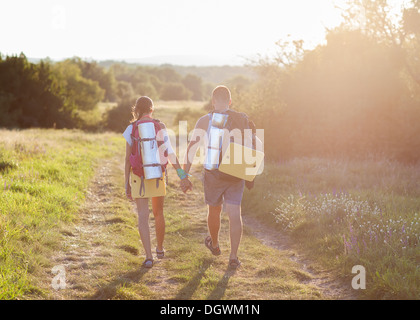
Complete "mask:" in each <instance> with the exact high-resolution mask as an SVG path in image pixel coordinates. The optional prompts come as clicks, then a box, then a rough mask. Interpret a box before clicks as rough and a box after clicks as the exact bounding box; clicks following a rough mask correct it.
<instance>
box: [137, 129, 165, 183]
mask: <svg viewBox="0 0 420 320" xmlns="http://www.w3.org/2000/svg"><path fill="white" fill-rule="evenodd" d="M138 128H139V136H140V138H141V139H147V140H146V141H141V142H140V150H141V157H142V159H143V170H144V178H145V179H156V178H161V177H162V167H161V161H160V156H159V148H158V144H157V141H156V132H155V125H154V123H153V122H145V123H140V124H139V126H138Z"/></svg>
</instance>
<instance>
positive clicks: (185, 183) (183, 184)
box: [180, 177, 193, 193]
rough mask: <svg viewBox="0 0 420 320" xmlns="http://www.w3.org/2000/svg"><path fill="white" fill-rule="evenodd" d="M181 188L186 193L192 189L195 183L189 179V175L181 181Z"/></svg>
mask: <svg viewBox="0 0 420 320" xmlns="http://www.w3.org/2000/svg"><path fill="white" fill-rule="evenodd" d="M180 186H181V190H182V192H184V193H187V192H188V190H190V191H192V188H193V185H192V183H191V181H190V180H189V179H188V177H186V178H184V179H182V180H181V182H180Z"/></svg>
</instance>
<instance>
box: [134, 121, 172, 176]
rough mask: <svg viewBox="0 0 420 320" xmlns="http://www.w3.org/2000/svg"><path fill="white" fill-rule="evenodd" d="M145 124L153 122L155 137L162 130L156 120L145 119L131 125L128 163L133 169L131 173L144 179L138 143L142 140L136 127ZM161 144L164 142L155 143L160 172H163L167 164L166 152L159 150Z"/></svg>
mask: <svg viewBox="0 0 420 320" xmlns="http://www.w3.org/2000/svg"><path fill="white" fill-rule="evenodd" d="M146 122H153V124H154V125H155V132H156V136H157V134H158V132H159V131H160V130H161V129H162V128H161V126H160V121H159V120H157V119H152V118H145V119H141V120H137V121H136V122H134V123H133V129H132V131H131V141H132V142H133V143H132V148H131V155H130V163H131V167H132V169H133V173H134V174H135V175H137V176H139V177H144V170H143V167H144V166H143V158H142V156H141V148H140V143H141V141H142V139H141V138H140V136H139V129H138V125H139V124H141V123H146ZM162 144H164V141H157V145H158V148H159V156H160V160H161V164H160V166H161V167H162V172H165V171H166V166H167V164H168V150H165V151H164V152H162V151H161V148H160V146H161V145H162ZM163 161H164V162H163ZM158 165H159V164H157V165H156V166H158Z"/></svg>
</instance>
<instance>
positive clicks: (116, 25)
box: [0, 0, 341, 64]
mask: <svg viewBox="0 0 420 320" xmlns="http://www.w3.org/2000/svg"><path fill="white" fill-rule="evenodd" d="M334 4H339V0H256V1H254V0H253V1H250V0H147V1H145V0H137V1H134V0H119V1H105V0H102V1H99V0H83V1H80V0H37V1H33V0H14V1H7V2H5V3H2V6H1V8H2V10H1V11H0V52H1V53H2V54H3V55H11V54H19V53H20V52H23V53H24V54H25V55H26V56H27V57H30V58H46V57H49V58H51V59H53V60H61V59H64V58H68V57H73V56H78V57H81V58H84V59H93V60H96V61H99V60H107V59H113V60H128V59H142V58H149V57H157V56H158V57H168V56H184V57H185V56H187V57H188V56H189V57H191V59H193V56H200V57H207V58H208V59H209V61H211V60H213V61H216V60H217V59H218V60H220V61H227V62H228V61H231V62H232V64H234V63H235V62H236V63H238V61H239V63H241V61H243V62H245V59H247V58H252V57H255V56H256V55H257V54H262V55H265V54H267V53H269V52H273V51H275V50H276V46H275V43H276V42H277V41H278V40H280V39H286V38H287V37H288V36H289V35H290V36H289V37H290V38H291V39H296V40H297V39H303V40H304V41H305V43H306V46H307V47H308V48H312V47H315V46H316V45H317V44H319V43H322V42H323V41H324V40H325V28H326V27H328V28H331V27H334V26H337V25H339V24H340V22H341V13H340V11H339V10H338V9H337V8H335V7H334ZM233 61H235V62H233ZM168 62H170V61H168ZM186 64H188V63H186Z"/></svg>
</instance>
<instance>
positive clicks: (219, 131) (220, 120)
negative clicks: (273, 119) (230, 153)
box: [204, 113, 228, 170]
mask: <svg viewBox="0 0 420 320" xmlns="http://www.w3.org/2000/svg"><path fill="white" fill-rule="evenodd" d="M227 118H228V115H227V114H221V113H213V114H212V118H211V122H210V128H209V130H208V135H209V137H208V142H209V145H208V148H207V154H206V162H205V163H204V168H205V169H207V170H216V169H218V168H219V160H220V152H221V149H222V142H223V135H224V130H223V129H224V127H225V125H226V122H227Z"/></svg>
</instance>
